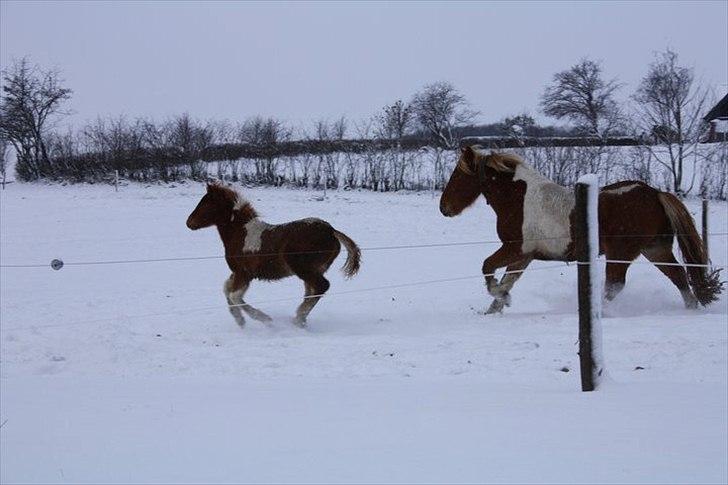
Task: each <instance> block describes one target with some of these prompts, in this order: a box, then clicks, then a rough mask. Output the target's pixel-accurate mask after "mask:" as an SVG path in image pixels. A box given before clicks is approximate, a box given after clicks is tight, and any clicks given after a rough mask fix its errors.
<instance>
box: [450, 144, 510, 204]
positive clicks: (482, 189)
mask: <svg viewBox="0 0 728 485" xmlns="http://www.w3.org/2000/svg"><path fill="white" fill-rule="evenodd" d="M478 148H479V147H477V146H474V147H473V146H467V147H465V148H463V149H462V150H461V153H460V158H459V159H458V163H457V165H456V166H455V169H454V170H453V171H452V174H451V175H450V180H448V182H447V185H446V186H445V190H443V192H442V197H440V212H442V215H444V216H446V217H452V216H456V215H458V214H460V213H461V212H462V211H463V210H465V209H466V208H468V207H470V206H471V205H472V204H473V202H475V199H477V198H478V196H479V195H480V194H481V193H485V194H486V195H487V192H488V189H489V185H490V184H492V183H495V182H494V181H496V182H497V181H498V180H500V179H501V178H502V177H503V176H505V174H512V173H513V172H514V171H515V169H516V167H517V166H518V165H519V164H522V163H523V161H522V160H521V159H520V158H518V157H517V156H516V155H512V154H509V153H495V152H493V153H490V154H485V153H483V152H481V151H480V150H479V149H478Z"/></svg>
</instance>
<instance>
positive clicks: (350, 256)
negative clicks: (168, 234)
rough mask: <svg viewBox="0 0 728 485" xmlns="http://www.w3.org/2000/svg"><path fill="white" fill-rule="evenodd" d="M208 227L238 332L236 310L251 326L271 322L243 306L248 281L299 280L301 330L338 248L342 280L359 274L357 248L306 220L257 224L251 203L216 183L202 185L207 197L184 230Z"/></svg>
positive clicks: (240, 321)
mask: <svg viewBox="0 0 728 485" xmlns="http://www.w3.org/2000/svg"><path fill="white" fill-rule="evenodd" d="M209 226H217V230H218V232H219V233H220V238H221V239H222V243H223V245H224V246H225V260H226V261H227V264H228V267H229V268H230V270H231V271H232V272H233V273H232V275H230V277H229V278H228V279H227V280H226V281H225V285H224V287H223V291H224V292H225V298H227V302H228V304H229V305H230V313H231V314H232V315H233V317H234V318H235V321H236V322H237V323H238V325H240V326H241V327H242V326H243V325H244V324H245V318H244V317H243V314H242V312H241V308H242V310H243V311H245V313H247V314H248V315H249V316H250V317H251V318H253V319H255V320H258V321H261V322H266V321H270V320H271V318H270V317H269V316H268V315H266V314H265V313H264V312H262V311H261V310H258V309H257V308H254V307H252V306H251V305H249V304H247V303H245V301H244V300H243V297H244V295H245V292H246V291H247V289H248V286H249V285H250V282H251V280H254V279H260V280H279V279H282V278H286V277H288V276H293V275H296V276H298V277H299V278H301V279H302V280H303V282H304V286H305V290H306V291H305V296H304V299H303V302H302V303H301V304H300V305H299V306H298V310H297V311H296V316H295V318H294V323H295V324H296V325H299V326H304V325H305V323H306V317H307V316H308V314H309V313H310V312H311V310H312V309H313V307H314V306H315V305H316V303H318V301H319V300H320V299H321V297H322V296H323V294H324V293H326V290H328V289H329V286H330V284H329V281H328V280H327V279H326V278H324V273H325V272H326V270H328V269H329V266H331V263H333V262H334V260H335V259H336V257H337V256H338V255H339V252H340V251H341V245H342V244H343V245H344V247H345V248H346V251H347V258H346V262H345V263H344V266H343V268H342V271H343V272H344V275H346V277H347V278H350V277H352V276H354V275H355V274H356V273H357V271H359V264H360V261H361V251H360V250H359V247H358V246H357V245H356V243H354V241H352V240H351V239H350V238H349V237H347V236H346V235H345V234H344V233H341V232H339V231H337V230H336V229H334V228H333V227H331V225H329V223H328V222H326V221H322V220H321V219H314V218H311V219H300V220H297V221H292V222H288V223H285V224H267V223H265V222H263V221H261V220H260V219H259V218H258V213H257V212H256V211H255V209H254V208H253V206H252V205H251V204H250V202H248V201H247V200H245V198H243V197H242V196H241V195H240V194H238V193H237V192H236V191H235V190H233V189H232V188H230V187H227V186H225V185H221V184H219V183H211V184H207V193H206V194H205V195H204V196H203V197H202V199H201V200H200V202H199V203H198V204H197V207H196V208H195V210H194V211H192V214H190V216H189V217H188V218H187V227H189V228H190V229H192V230H193V231H194V230H197V229H202V228H203V227H209Z"/></svg>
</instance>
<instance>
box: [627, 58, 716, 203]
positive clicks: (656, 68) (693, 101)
mask: <svg viewBox="0 0 728 485" xmlns="http://www.w3.org/2000/svg"><path fill="white" fill-rule="evenodd" d="M709 97H710V91H709V90H708V89H706V88H704V87H702V86H700V85H698V84H696V83H695V74H694V72H693V69H691V68H688V67H683V66H680V65H678V55H677V54H676V53H675V52H673V51H671V50H670V49H667V50H666V51H665V52H660V53H657V54H656V55H655V61H654V62H653V63H652V64H650V67H649V69H648V70H647V74H646V75H645V77H644V78H642V81H641V82H640V85H639V87H638V89H637V92H636V93H635V94H634V96H633V99H634V100H635V101H636V102H637V104H638V107H637V113H636V118H635V120H636V121H635V123H636V124H637V126H638V127H640V128H641V130H642V131H643V132H647V133H652V134H653V136H655V138H656V139H657V141H658V142H659V143H662V144H664V145H665V146H666V152H667V160H664V159H663V157H661V156H660V155H661V154H660V153H657V152H656V150H654V148H653V149H652V152H653V154H654V155H655V160H656V161H657V162H658V163H660V164H661V165H663V166H664V167H665V168H667V169H668V171H669V174H670V178H671V182H672V189H673V191H674V192H675V193H676V194H679V195H683V194H686V193H688V192H689V191H690V189H691V188H692V182H691V186H690V187H689V188H687V189H684V188H683V173H684V172H683V167H684V163H685V161H686V160H687V159H688V158H689V157H691V156H695V157H697V150H696V148H697V144H698V142H699V141H700V137H701V135H702V134H703V132H704V131H705V125H704V122H703V119H702V115H703V113H704V111H705V109H706V107H707V106H708V103H709V101H710V99H709Z"/></svg>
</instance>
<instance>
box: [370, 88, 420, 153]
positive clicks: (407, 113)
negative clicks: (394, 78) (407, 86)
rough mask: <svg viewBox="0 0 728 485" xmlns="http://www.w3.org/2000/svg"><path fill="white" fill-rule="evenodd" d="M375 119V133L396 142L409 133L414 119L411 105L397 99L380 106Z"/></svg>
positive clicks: (399, 141)
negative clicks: (382, 106) (380, 108)
mask: <svg viewBox="0 0 728 485" xmlns="http://www.w3.org/2000/svg"><path fill="white" fill-rule="evenodd" d="M375 120H376V134H377V136H378V137H379V138H384V139H388V140H397V143H398V144H401V141H402V138H404V137H405V135H407V134H409V132H410V131H411V129H412V126H413V124H414V121H415V120H414V112H413V107H412V105H411V104H409V103H405V102H404V101H402V100H401V99H398V100H397V101H395V102H394V103H392V104H390V105H387V106H385V107H384V108H382V111H381V113H379V114H378V115H377V116H376V117H375Z"/></svg>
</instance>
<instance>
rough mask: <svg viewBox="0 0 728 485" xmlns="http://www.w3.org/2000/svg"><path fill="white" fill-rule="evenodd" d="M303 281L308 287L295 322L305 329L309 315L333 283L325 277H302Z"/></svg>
mask: <svg viewBox="0 0 728 485" xmlns="http://www.w3.org/2000/svg"><path fill="white" fill-rule="evenodd" d="M301 279H302V280H303V282H304V285H305V287H306V293H305V296H304V297H303V302H302V303H301V304H300V305H299V306H298V309H297V310H296V317H295V318H294V320H293V322H294V323H295V324H296V325H299V326H301V327H303V326H304V325H306V318H307V317H308V314H309V313H311V310H313V307H314V306H316V303H318V301H319V300H320V299H321V297H322V296H323V295H324V293H326V291H327V290H328V289H329V287H330V286H331V283H329V280H327V279H326V278H324V276H323V275H311V276H301Z"/></svg>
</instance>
